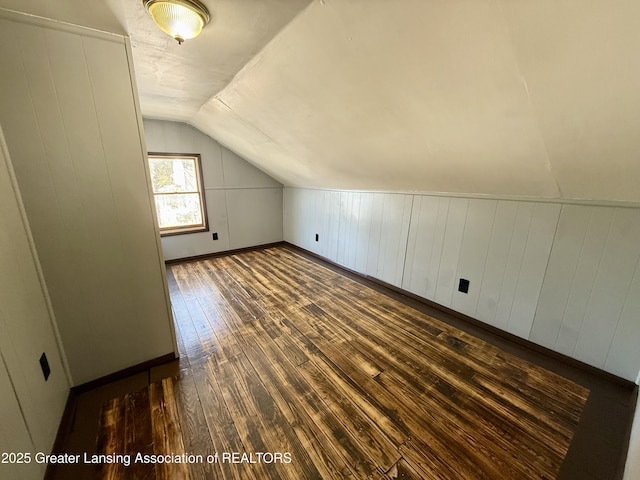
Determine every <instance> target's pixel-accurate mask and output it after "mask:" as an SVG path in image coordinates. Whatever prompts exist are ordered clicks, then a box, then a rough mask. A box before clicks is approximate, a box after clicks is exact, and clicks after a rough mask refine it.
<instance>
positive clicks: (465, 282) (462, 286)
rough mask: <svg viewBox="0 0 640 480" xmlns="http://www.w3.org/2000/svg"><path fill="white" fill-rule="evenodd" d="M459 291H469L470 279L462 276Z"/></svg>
mask: <svg viewBox="0 0 640 480" xmlns="http://www.w3.org/2000/svg"><path fill="white" fill-rule="evenodd" d="M458 291H459V292H462V293H469V280H467V279H466V278H461V279H460V283H459V284H458Z"/></svg>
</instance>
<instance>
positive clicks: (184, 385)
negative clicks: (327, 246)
mask: <svg viewBox="0 0 640 480" xmlns="http://www.w3.org/2000/svg"><path fill="white" fill-rule="evenodd" d="M168 286H169V292H170V295H171V301H172V308H173V312H174V316H175V320H176V326H177V328H176V336H177V343H178V349H179V351H180V353H181V356H182V357H183V358H181V360H180V362H179V364H178V365H179V373H178V377H177V378H175V379H173V380H163V382H162V383H161V384H157V383H156V384H153V385H151V386H150V387H149V389H148V391H146V394H147V400H146V401H147V404H148V405H147V408H146V411H147V418H145V417H144V415H141V416H138V415H137V414H135V412H137V411H139V410H140V409H142V410H144V407H143V406H142V405H143V404H144V402H145V399H144V395H145V393H144V392H143V393H138V394H135V395H129V396H125V397H122V398H120V399H116V400H114V401H113V402H111V403H109V404H107V405H106V406H105V407H104V409H103V427H102V433H101V437H100V438H101V445H102V448H110V449H112V451H115V450H117V449H144V448H145V440H144V439H145V438H146V437H145V435H147V434H148V435H150V436H151V437H152V439H153V446H152V447H153V451H154V452H157V451H169V450H172V451H178V452H180V451H188V452H191V453H197V454H202V455H215V454H218V455H221V454H223V453H226V454H227V457H226V458H227V459H228V458H229V455H230V454H231V453H235V454H237V455H242V454H244V455H245V457H246V458H253V457H251V455H252V454H253V455H255V454H257V453H259V452H262V453H264V452H287V453H288V454H289V455H290V458H291V462H290V463H285V462H282V463H273V464H272V463H267V462H263V463H248V462H232V461H217V462H214V463H211V464H197V465H188V466H185V465H182V466H179V465H178V466H177V465H172V466H169V465H161V466H159V465H156V466H155V467H154V471H153V472H151V471H150V470H149V469H147V473H144V475H145V476H141V477H140V478H149V479H151V478H157V479H162V478H169V477H168V475H174V477H173V478H192V479H194V480H201V479H209V478H223V479H225V480H232V479H234V480H235V479H242V480H244V479H248V480H262V479H269V480H272V479H273V480H275V479H286V480H298V479H300V480H302V479H320V478H322V479H325V478H326V479H345V478H352V479H364V478H376V479H400V478H404V479H418V478H420V479H438V480H476V479H492V480H493V479H503V478H504V479H512V478H513V479H515V478H517V479H519V480H530V479H539V478H548V479H553V478H555V477H556V475H557V474H558V472H559V470H560V466H561V465H562V463H563V459H564V457H565V455H566V453H567V450H568V448H569V445H570V443H571V440H572V436H573V434H574V431H575V429H576V425H577V424H578V422H579V421H580V418H581V414H582V411H583V408H584V405H585V402H586V400H587V398H588V395H589V391H588V389H586V388H584V387H583V386H581V385H578V384H576V383H574V382H572V381H571V380H568V379H566V378H564V377H562V376H560V375H557V374H554V373H552V372H549V371H547V370H545V369H544V368H542V367H539V366H536V365H533V364H531V363H529V362H528V361H526V360H524V359H522V358H519V357H516V356H514V355H512V354H510V353H507V352H505V351H503V350H501V349H499V348H498V347H496V346H494V345H491V344H489V343H487V342H485V341H483V340H481V339H479V338H476V337H474V336H472V335H470V334H468V333H466V332H463V331H461V330H459V329H457V328H455V327H453V326H451V325H449V324H447V323H445V322H442V321H439V320H436V319H433V318H431V317H430V316H428V315H426V314H425V313H422V312H419V311H417V310H415V309H413V308H411V307H410V306H408V305H405V304H403V303H401V302H398V301H397V300H394V299H393V298H391V297H388V296H386V295H384V294H382V293H380V292H378V291H375V290H372V289H371V288H369V287H367V286H365V285H363V284H361V283H359V282H357V281H354V280H352V279H350V278H347V277H345V276H343V275H341V274H340V273H339V272H337V271H335V270H332V269H330V268H326V267H324V266H322V265H320V264H319V263H316V262H313V261H310V260H308V259H307V258H304V257H303V256H301V255H299V254H297V253H296V252H293V251H292V250H289V249H287V248H282V247H275V248H267V249H264V250H261V251H247V252H242V253H237V254H234V255H230V256H227V257H219V258H209V259H206V260H202V261H192V262H185V263H182V264H176V265H172V266H170V267H169V268H168ZM145 428H146V429H147V430H146V432H147V434H145V433H144V432H145ZM146 448H149V447H148V445H147V447H146ZM114 449H115V450H114ZM217 458H221V457H217ZM117 468H118V467H115V468H114V469H112V470H111V471H110V472H107V471H106V470H104V471H103V474H105V475H106V474H108V475H111V477H108V478H128V477H127V476H126V475H128V474H131V473H132V472H133V471H132V470H122V469H120V470H119V471H116V470H117ZM170 469H181V470H180V471H179V472H178V471H169V470H170ZM152 474H154V475H155V476H152ZM175 475H177V476H175Z"/></svg>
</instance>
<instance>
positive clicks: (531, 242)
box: [507, 203, 560, 338]
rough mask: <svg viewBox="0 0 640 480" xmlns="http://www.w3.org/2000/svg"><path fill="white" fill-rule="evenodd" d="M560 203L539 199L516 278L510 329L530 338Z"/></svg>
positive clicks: (516, 333) (514, 332) (509, 323)
mask: <svg viewBox="0 0 640 480" xmlns="http://www.w3.org/2000/svg"><path fill="white" fill-rule="evenodd" d="M559 214H560V205H557V204H553V203H536V204H535V206H534V209H533V216H532V218H531V224H530V227H529V232H528V234H527V242H526V246H525V249H524V253H523V256H522V262H521V264H520V272H519V275H518V279H517V281H516V289H515V292H514V298H513V304H512V306H511V314H510V316H509V322H508V327H507V329H508V331H509V332H511V333H513V334H515V335H518V336H519V337H522V338H529V334H530V332H531V326H532V324H533V319H534V316H535V312H536V306H537V304H538V299H539V297H540V289H541V288H542V283H543V280H544V275H545V271H546V268H547V264H548V262H549V253H550V251H551V246H552V243H553V237H554V234H555V231H556V227H557V224H558V216H559Z"/></svg>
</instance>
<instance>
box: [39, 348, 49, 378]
mask: <svg viewBox="0 0 640 480" xmlns="http://www.w3.org/2000/svg"><path fill="white" fill-rule="evenodd" d="M40 368H42V375H44V381H45V382H46V381H47V380H49V375H50V374H51V368H49V361H48V360H47V355H46V354H45V353H44V352H42V355H41V356H40Z"/></svg>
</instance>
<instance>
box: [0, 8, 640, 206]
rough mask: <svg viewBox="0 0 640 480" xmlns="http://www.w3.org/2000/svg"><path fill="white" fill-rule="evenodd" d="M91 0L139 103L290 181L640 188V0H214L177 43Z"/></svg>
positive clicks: (497, 191) (426, 187)
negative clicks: (126, 55)
mask: <svg viewBox="0 0 640 480" xmlns="http://www.w3.org/2000/svg"><path fill="white" fill-rule="evenodd" d="M39 1H40V2H41V3H42V2H44V0H39ZM61 1H62V0H61ZM64 1H65V2H72V0H64ZM74 1H75V0H74ZM7 2H9V3H10V2H11V0H1V3H7ZM14 3H16V2H14ZM27 3H38V0H29V2H27ZM44 3H46V2H44ZM56 3H57V2H56ZM93 3H94V2H92V4H93ZM95 3H101V4H104V5H107V6H108V7H109V8H110V9H111V11H112V12H113V15H114V16H117V17H118V18H119V19H120V24H121V25H122V28H123V29H124V30H125V31H127V32H128V33H129V35H130V36H131V39H132V40H131V41H132V46H133V51H134V62H135V68H136V76H137V82H138V87H139V91H140V101H141V106H142V110H143V114H144V115H145V116H150V117H154V118H161V119H167V120H178V121H184V122H188V123H191V124H192V125H194V126H196V127H197V128H199V129H200V130H202V131H203V132H205V133H207V134H209V135H210V136H212V137H213V138H215V139H216V140H218V141H219V142H221V143H223V144H225V145H226V146H228V147H229V148H230V149H231V150H234V151H235V152H236V153H238V154H240V155H242V156H243V157H245V158H247V159H248V160H249V161H251V162H252V163H254V164H255V165H257V166H258V167H259V168H261V169H263V170H264V171H266V172H267V173H269V174H270V175H272V176H273V177H275V178H277V179H278V180H280V181H282V182H283V183H284V184H286V185H289V186H307V187H324V188H340V189H366V190H394V191H421V192H450V193H463V194H480V195H482V194H487V195H507V196H522V197H532V198H551V199H589V200H599V201H614V202H630V203H634V204H635V203H639V202H640V188H639V183H640V29H639V28H638V19H640V2H638V1H637V0H595V1H589V2H585V1H584V0H536V1H525V0H447V1H442V0H398V1H394V2H390V1H383V0H313V1H310V0H279V1H278V0H272V1H269V0H261V1H257V0H243V1H237V0H217V1H216V0H210V1H205V3H206V4H207V5H208V6H209V8H210V9H211V10H212V12H213V16H214V19H213V21H212V24H211V25H209V26H207V27H206V29H205V30H204V32H203V35H202V36H201V37H199V38H198V39H195V40H192V41H188V42H185V44H184V45H182V46H178V45H177V44H176V43H175V42H174V41H173V40H172V39H170V38H168V37H165V36H164V35H163V34H162V33H161V32H159V31H158V30H157V29H156V28H155V27H154V26H153V24H152V23H151V21H150V19H149V18H148V17H147V16H146V14H145V12H144V9H143V8H142V4H141V2H139V1H138V0H126V1H124V0H98V1H96V2H95Z"/></svg>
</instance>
